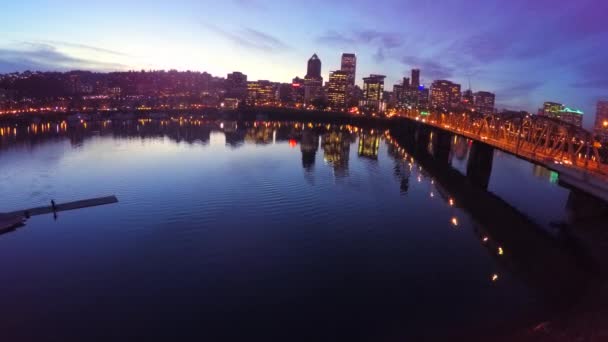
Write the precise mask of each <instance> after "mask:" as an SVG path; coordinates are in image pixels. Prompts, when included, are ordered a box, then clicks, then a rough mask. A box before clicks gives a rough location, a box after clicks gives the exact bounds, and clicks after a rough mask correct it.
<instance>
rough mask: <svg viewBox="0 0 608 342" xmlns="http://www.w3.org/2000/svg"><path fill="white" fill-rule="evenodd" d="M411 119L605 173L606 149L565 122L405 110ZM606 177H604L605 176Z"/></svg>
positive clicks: (528, 154)
mask: <svg viewBox="0 0 608 342" xmlns="http://www.w3.org/2000/svg"><path fill="white" fill-rule="evenodd" d="M400 115H401V116H403V117H407V118H409V119H411V120H416V121H420V122H422V123H425V124H427V125H430V126H435V127H438V128H440V129H443V130H447V131H451V132H454V133H457V134H460V135H462V136H465V137H467V138H470V139H474V140H479V141H483V142H486V143H488V144H490V145H493V146H495V147H498V148H500V149H503V150H505V151H508V152H510V153H513V154H515V155H518V156H522V157H525V158H528V159H531V160H535V161H539V162H542V163H544V164H548V163H556V164H560V165H561V167H567V168H570V169H574V170H579V171H583V172H586V173H593V174H597V175H601V176H603V177H606V176H608V165H607V160H606V155H605V154H606V151H604V150H602V149H601V147H602V146H601V144H600V143H599V142H598V141H597V140H595V139H594V136H593V134H592V133H591V132H589V131H586V130H584V129H582V128H580V127H576V126H574V125H571V124H569V123H566V122H561V121H559V120H556V119H552V118H548V117H543V116H537V115H524V114H520V115H508V116H503V115H496V114H491V115H483V114H479V113H458V112H444V111H424V112H422V111H418V110H408V111H404V112H402V113H400ZM607 180H608V178H607Z"/></svg>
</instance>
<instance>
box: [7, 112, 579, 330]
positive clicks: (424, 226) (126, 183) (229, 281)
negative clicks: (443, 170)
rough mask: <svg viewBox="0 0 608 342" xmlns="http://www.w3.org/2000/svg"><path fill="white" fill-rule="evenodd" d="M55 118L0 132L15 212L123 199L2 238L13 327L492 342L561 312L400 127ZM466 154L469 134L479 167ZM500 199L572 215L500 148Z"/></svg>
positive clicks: (532, 214)
mask: <svg viewBox="0 0 608 342" xmlns="http://www.w3.org/2000/svg"><path fill="white" fill-rule="evenodd" d="M53 125H56V127H51V126H50V125H49V126H45V127H46V128H44V129H41V128H37V129H36V132H34V129H33V128H32V127H28V128H27V129H28V131H29V132H28V131H25V132H24V131H23V129H22V130H21V131H19V132H18V134H16V135H15V134H9V135H3V136H2V137H1V138H2V139H1V140H0V142H2V145H0V148H1V152H0V192H1V193H2V201H1V202H0V204H1V205H2V206H1V207H0V208H1V209H2V211H9V210H17V209H23V208H28V207H33V206H37V205H45V204H47V203H48V202H49V201H50V200H51V199H56V200H58V201H60V202H61V201H71V200H76V199H84V198H90V197H97V196H103V195H109V194H116V195H117V197H118V198H119V200H120V203H118V204H115V205H111V206H105V207H97V208H89V209H83V210H79V211H74V212H65V213H64V212H62V213H59V216H58V219H57V220H53V217H52V216H42V217H35V218H33V219H31V220H30V221H29V222H28V224H27V226H26V227H24V228H22V229H19V230H17V231H16V232H13V233H10V234H6V235H3V236H0V265H2V267H1V269H2V270H3V271H2V275H1V276H0V279H2V284H3V291H2V292H1V293H0V302H1V303H3V304H2V309H0V310H2V312H3V317H4V318H3V319H2V323H0V327H3V328H4V329H2V330H3V331H4V332H3V333H2V334H8V336H9V337H11V338H13V340H26V339H40V338H41V337H45V336H57V337H61V339H63V340H66V339H79V340H83V339H85V340H86V338H85V337H86V336H89V334H93V335H100V336H104V337H105V338H107V339H116V338H121V339H127V338H136V337H139V338H149V337H159V336H163V337H166V338H169V337H172V338H174V337H180V336H181V337H184V336H192V335H197V336H199V337H201V338H209V340H221V339H236V338H238V339H244V338H247V339H250V338H254V339H256V338H262V337H263V338H266V339H267V340H276V339H283V340H298V339H304V340H312V339H314V340H338V339H339V340H342V339H345V338H363V339H365V340H372V339H375V340H393V339H400V340H403V339H404V338H406V339H407V338H408V337H412V338H416V337H421V336H427V337H428V336H436V335H437V336H459V335H458V334H461V335H463V336H468V335H469V334H470V333H472V332H473V333H475V334H479V335H481V336H483V335H484V334H489V335H491V334H492V333H496V332H497V331H498V332H504V331H507V330H508V329H510V327H512V326H518V324H519V323H520V321H521V322H523V321H525V318H526V317H528V316H530V315H532V316H534V315H536V314H538V313H542V312H545V310H547V308H548V307H551V305H553V304H554V303H551V300H553V299H554V298H548V297H547V296H545V295H543V294H542V292H543V290H544V287H543V286H545V283H543V282H542V281H540V282H539V281H537V279H536V278H535V276H534V274H530V273H529V272H533V271H531V270H529V269H526V267H525V266H524V265H523V264H525V263H526V261H525V260H524V259H522V258H521V256H522V255H524V256H528V255H529V254H527V253H528V252H529V251H528V250H527V249H526V248H524V249H523V250H522V252H521V253H519V254H518V249H517V248H519V247H521V245H520V244H517V243H515V244H514V245H512V246H513V248H514V249H515V251H513V249H510V247H511V246H510V245H508V244H504V243H505V241H498V240H495V238H494V237H492V234H491V232H492V229H491V227H487V226H485V224H486V222H481V221H479V220H480V218H482V217H484V215H483V213H481V214H480V213H479V212H475V210H478V209H474V208H476V206H474V205H473V206H468V207H467V209H466V210H465V209H464V208H462V207H461V206H460V203H458V201H457V200H456V197H457V195H458V194H451V193H449V192H448V191H447V190H446V188H453V189H455V188H454V187H453V186H451V185H450V184H441V182H440V180H437V179H436V177H435V175H433V174H431V173H430V172H429V171H428V170H425V169H424V168H423V167H422V165H420V164H418V162H417V160H416V159H415V158H414V155H415V154H416V153H414V152H413V151H408V150H407V149H405V148H403V147H402V146H400V145H399V144H398V143H397V140H398V139H396V138H395V137H393V136H392V135H390V134H389V132H388V131H385V130H378V129H371V128H367V129H361V128H356V127H351V126H347V125H345V126H339V125H320V124H302V123H267V122H258V123H236V122H223V123H219V122H200V121H197V120H192V121H190V120H185V121H160V122H159V121H152V120H140V121H139V122H114V123H112V122H103V123H99V124H95V123H93V124H89V125H88V127H84V125H81V124H76V125H72V126H69V125H67V124H53ZM432 142H433V141H432V139H431V141H430V143H431V144H432ZM469 148H470V142H467V141H465V140H462V139H460V140H459V138H454V143H453V144H452V147H451V151H450V163H451V165H452V167H453V168H454V169H455V170H459V172H460V173H462V174H463V175H464V174H466V165H467V163H466V160H467V156H468V150H469ZM430 152H432V149H431V150H430ZM449 177H451V178H449ZM449 177H448V178H443V179H460V178H458V177H461V178H462V179H463V180H464V179H465V178H463V177H464V176H458V175H451V176H449ZM454 177H456V178H454ZM514 178H515V179H517V181H513V179H514ZM488 190H489V191H491V192H494V193H496V194H498V195H499V196H500V197H501V198H503V199H505V200H506V201H507V202H508V203H509V206H511V205H512V206H513V207H515V208H517V210H518V211H515V212H514V213H512V212H513V211H508V210H507V209H504V210H505V212H508V213H509V215H513V216H514V218H510V217H502V218H501V217H497V218H496V220H503V221H504V222H507V223H508V222H511V221H509V220H515V221H513V222H519V221H517V220H527V219H528V218H530V220H529V221H525V222H528V223H527V224H530V225H531V226H536V225H538V227H534V228H540V229H541V230H545V231H550V229H551V223H552V222H561V221H563V220H565V219H567V215H565V214H564V212H565V207H566V202H567V201H568V196H569V195H568V194H569V192H568V191H567V190H566V189H564V188H561V187H559V186H558V185H557V184H555V175H553V174H551V173H550V172H549V171H547V170H545V169H539V168H538V167H535V166H533V165H531V164H528V163H525V162H522V161H520V160H517V159H515V158H512V157H510V156H506V155H503V154H500V153H495V156H494V167H493V171H492V177H491V178H490V182H489V186H488ZM484 191H485V190H484ZM482 193H484V192H482ZM522 194H523V195H522ZM483 196H486V195H483ZM479 200H480V201H483V200H484V199H483V198H480V199H479ZM537 201H542V205H538V202H537ZM489 210H492V209H491V208H490V209H489ZM511 213H512V214H511ZM522 217H525V219H524V218H522ZM504 222H503V224H505V223H504ZM522 222H524V221H522ZM498 226H500V225H498ZM526 234H527V233H526ZM499 235H500V234H499ZM500 236H502V235H500ZM505 238H506V239H507V240H506V241H507V242H508V241H510V240H509V238H511V237H510V236H506V237H505ZM521 238H524V239H527V238H528V237H527V235H526V236H523V237H521ZM532 238H534V239H535V238H537V236H536V235H534V237H532ZM532 238H530V239H532ZM539 239H540V238H539ZM520 240H521V239H520ZM514 241H517V237H516V239H515V240H514ZM542 241H545V240H542ZM538 248H542V246H540V247H538ZM547 248H552V247H547ZM564 258H568V256H565V257H564ZM560 260H561V259H560ZM522 263H523V264H522ZM534 317H536V316H534ZM34 326H35V327H36V329H31V328H32V327H34ZM453 334H456V335H453Z"/></svg>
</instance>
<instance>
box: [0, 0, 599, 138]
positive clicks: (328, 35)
mask: <svg viewBox="0 0 608 342" xmlns="http://www.w3.org/2000/svg"><path fill="white" fill-rule="evenodd" d="M607 13H608V2H607V1H605V0H578V1H556V0H551V1H550V0H534V1H530V0H510V1H498V0H468V1H456V0H452V1H450V0H436V1H420V0H416V1H409V0H376V1H368V0H348V1H347V0H332V1H322V0H307V1H275V0H224V1H204V0H203V1H195V0H190V1H182V0H173V1H154V0H150V1H128V0H123V1H116V0H106V1H95V2H92V1H91V2H86V3H85V2H83V1H51V0H48V1H35V0H21V1H6V2H5V3H4V4H3V5H2V10H1V11H0V73H6V72H13V71H23V70H27V69H30V70H71V69H92V70H103V71H107V70H129V69H178V70H197V71H208V72H210V73H211V74H213V75H218V76H225V75H226V74H227V73H228V72H231V71H235V70H238V71H242V72H244V73H246V74H247V75H248V76H249V79H251V80H255V79H269V80H272V81H281V82H288V81H290V80H291V79H292V78H293V77H295V76H303V75H304V74H305V73H306V70H305V69H306V61H307V59H308V58H309V57H310V56H311V55H312V54H313V53H317V54H318V55H319V57H320V58H321V60H322V62H323V75H324V77H325V78H327V74H328V73H329V71H330V70H335V69H337V68H339V62H340V54H341V53H342V52H354V53H356V54H357V56H358V63H359V65H358V70H357V82H358V83H361V78H362V77H363V76H364V75H368V74H370V73H379V74H385V75H387V76H388V77H387V84H388V89H389V90H391V89H392V84H394V83H396V82H397V81H398V80H399V79H401V78H402V77H403V76H405V75H406V74H409V69H411V68H420V69H421V70H422V81H423V83H425V84H427V85H428V84H430V83H431V82H432V80H434V79H440V78H441V79H449V80H452V81H456V82H459V83H461V84H462V85H463V89H465V88H467V87H468V84H469V80H470V83H471V86H472V88H473V90H474V91H477V90H488V91H492V92H495V93H496V101H497V107H498V108H499V109H500V108H504V107H507V108H513V109H525V110H530V111H535V110H536V109H537V108H538V107H540V106H541V104H542V102H543V101H545V100H553V101H559V102H563V103H565V104H567V105H568V106H571V107H576V108H580V109H582V110H584V111H585V112H586V117H585V126H586V127H589V126H590V124H591V123H592V121H593V118H594V116H595V103H596V101H597V100H598V99H602V98H608V67H607V65H608V22H607Z"/></svg>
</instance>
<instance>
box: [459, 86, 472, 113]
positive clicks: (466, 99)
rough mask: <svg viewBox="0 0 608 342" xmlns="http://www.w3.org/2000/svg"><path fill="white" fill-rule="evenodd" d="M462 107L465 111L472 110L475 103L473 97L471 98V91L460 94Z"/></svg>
mask: <svg viewBox="0 0 608 342" xmlns="http://www.w3.org/2000/svg"><path fill="white" fill-rule="evenodd" d="M460 101H461V103H462V106H463V107H464V108H466V109H473V108H474V107H473V105H474V103H475V97H474V96H473V91H472V90H471V89H467V90H465V91H463V92H462V96H461V98H460Z"/></svg>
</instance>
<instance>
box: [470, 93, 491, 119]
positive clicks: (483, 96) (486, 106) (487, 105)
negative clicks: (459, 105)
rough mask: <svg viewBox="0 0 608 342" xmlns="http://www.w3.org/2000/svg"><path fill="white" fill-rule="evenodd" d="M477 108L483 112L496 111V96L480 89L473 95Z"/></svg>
mask: <svg viewBox="0 0 608 342" xmlns="http://www.w3.org/2000/svg"><path fill="white" fill-rule="evenodd" d="M473 98H474V103H475V110H476V111H478V112H480V113H483V114H492V113H494V102H495V99H496V96H495V95H494V94H493V93H490V92H487V91H478V92H476V93H475V94H474V95H473Z"/></svg>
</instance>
